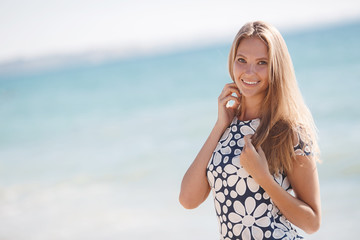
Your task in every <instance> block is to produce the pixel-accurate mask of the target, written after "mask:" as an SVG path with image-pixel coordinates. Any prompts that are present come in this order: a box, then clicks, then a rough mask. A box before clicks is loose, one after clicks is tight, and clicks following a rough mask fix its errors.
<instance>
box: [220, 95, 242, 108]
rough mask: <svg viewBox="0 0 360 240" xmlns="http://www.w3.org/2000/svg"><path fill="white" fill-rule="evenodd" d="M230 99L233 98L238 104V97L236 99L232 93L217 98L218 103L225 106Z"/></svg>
mask: <svg viewBox="0 0 360 240" xmlns="http://www.w3.org/2000/svg"><path fill="white" fill-rule="evenodd" d="M230 100H233V101H234V102H235V103H236V104H240V101H239V99H238V98H237V97H234V96H232V95H228V96H226V97H224V98H222V99H219V103H220V104H221V105H224V106H226V104H227V103H228V102H229V101H230Z"/></svg>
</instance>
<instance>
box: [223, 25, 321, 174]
mask: <svg viewBox="0 0 360 240" xmlns="http://www.w3.org/2000/svg"><path fill="white" fill-rule="evenodd" d="M249 37H258V38H260V39H261V40H262V41H263V42H264V43H265V44H266V45H267V47H268V54H269V64H268V67H269V87H268V90H267V94H266V96H265V98H264V101H263V104H262V106H261V116H260V119H261V121H260V125H259V127H258V128H257V131H256V133H255V135H254V136H253V138H252V142H253V144H254V146H255V147H256V148H257V147H259V146H261V147H262V149H263V150H264V152H265V155H266V158H267V160H268V163H269V169H270V172H271V173H272V174H274V173H279V172H285V173H286V172H289V171H291V169H292V166H293V161H294V160H295V151H294V146H295V145H297V143H298V140H299V138H298V137H300V138H301V139H302V140H303V141H304V143H305V144H304V145H303V146H308V147H310V149H311V152H312V154H311V155H310V156H309V157H313V158H315V160H319V159H318V154H319V148H318V144H317V134H316V127H315V124H314V120H313V118H312V115H311V113H310V111H309V109H308V108H307V106H306V105H305V102H304V100H303V98H302V95H301V93H300V90H299V87H298V85H297V81H296V77H295V72H294V68H293V64H292V61H291V58H290V54H289V51H288V49H287V46H286V43H285V41H284V39H283V37H282V36H281V34H280V32H279V31H278V30H277V29H276V28H275V27H273V26H271V25H270V24H268V23H265V22H261V21H256V22H250V23H247V24H245V25H244V26H243V27H242V28H241V29H240V31H239V32H238V33H237V35H236V36H235V39H234V41H233V44H232V46H231V49H230V54H229V73H230V76H231V78H232V80H233V81H235V79H234V74H233V65H234V61H235V56H236V52H237V48H238V46H239V44H240V41H241V40H242V39H244V38H249ZM240 111H241V107H240Z"/></svg>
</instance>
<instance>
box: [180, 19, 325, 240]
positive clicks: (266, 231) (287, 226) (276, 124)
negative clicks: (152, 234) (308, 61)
mask: <svg viewBox="0 0 360 240" xmlns="http://www.w3.org/2000/svg"><path fill="white" fill-rule="evenodd" d="M229 73H230V76H231V78H232V80H233V82H232V83H229V84H226V85H225V87H224V89H223V91H222V93H221V94H220V96H219V98H218V118H217V121H216V124H215V126H214V128H213V129H212V131H211V133H210V136H209V137H208V139H207V140H206V142H205V144H204V146H203V147H202V148H201V150H200V152H199V153H198V155H197V156H196V158H195V160H194V161H193V163H192V164H191V166H190V167H189V169H188V170H187V172H186V174H185V176H184V178H183V181H182V184H181V192H180V196H179V200H180V203H181V204H182V205H183V206H184V207H185V208H187V209H192V208H196V207H197V206H199V205H200V204H201V203H202V202H203V201H204V200H205V199H206V198H207V197H208V195H209V192H210V191H212V193H213V197H214V203H215V209H216V214H217V217H218V220H219V229H220V234H221V239H243V240H245V239H302V237H301V236H300V235H299V234H298V233H297V231H296V230H295V228H294V227H293V225H295V226H297V227H299V228H301V229H303V230H304V231H305V232H306V233H313V232H315V231H317V230H318V229H319V227H320V218H321V209H320V208H321V206H320V190H319V181H318V173H317V167H316V161H317V160H318V157H317V156H318V145H317V140H316V132H315V126H314V122H313V119H312V116H311V113H310V112H309V110H308V108H307V107H306V105H305V103H304V101H303V99H302V96H301V93H300V91H299V88H298V86H297V82H296V78H295V74H294V69H293V65H292V62H291V58H290V55H289V52H288V50H287V47H286V44H285V42H284V40H283V38H282V36H281V34H280V33H279V32H278V31H277V30H276V29H275V28H274V27H273V26H271V25H269V24H267V23H264V22H260V21H257V22H251V23H247V24H245V25H244V26H243V27H242V28H241V29H240V31H239V32H238V34H237V35H236V37H235V39H234V42H233V44H232V47H231V50H230V54H229ZM229 102H232V103H233V104H232V105H231V104H229ZM209 160H210V161H209ZM292 191H293V193H292Z"/></svg>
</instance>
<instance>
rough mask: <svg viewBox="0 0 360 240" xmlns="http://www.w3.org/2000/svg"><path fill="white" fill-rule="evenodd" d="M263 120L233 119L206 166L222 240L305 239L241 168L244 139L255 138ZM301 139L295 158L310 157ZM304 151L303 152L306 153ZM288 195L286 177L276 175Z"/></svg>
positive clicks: (288, 185) (275, 177)
mask: <svg viewBox="0 0 360 240" xmlns="http://www.w3.org/2000/svg"><path fill="white" fill-rule="evenodd" d="M259 124H260V119H253V120H249V121H240V120H238V118H237V117H235V118H234V120H233V121H232V123H231V124H230V126H229V127H228V128H227V129H226V130H225V132H224V133H223V135H222V137H221V139H220V141H219V142H218V144H217V146H216V148H215V150H214V152H213V154H212V157H211V159H210V161H209V164H208V166H207V178H208V181H209V184H210V187H211V190H212V193H213V197H214V203H215V210H216V214H217V217H218V220H219V229H220V236H221V239H222V240H230V239H231V240H232V239H242V240H247V239H256V240H257V239H289V240H290V239H291V240H292V239H303V237H301V236H299V235H298V233H297V231H296V230H295V228H293V227H292V225H291V223H290V222H289V221H288V220H287V219H286V218H285V217H284V216H283V215H282V213H281V212H280V211H279V209H278V208H277V207H276V205H275V204H274V203H273V201H272V200H271V199H270V198H269V195H268V194H267V193H266V192H265V191H264V189H262V188H261V187H260V186H259V185H258V184H257V183H256V182H255V181H254V179H253V178H252V177H251V176H250V175H249V174H248V173H247V172H246V170H245V169H244V168H243V167H242V166H241V165H240V154H241V151H242V149H243V147H244V136H246V135H248V134H254V133H255V131H256V128H257V127H258V126H259ZM303 146H304V144H303V142H302V141H301V139H299V144H298V145H297V146H295V147H294V150H295V154H297V155H309V154H310V151H309V148H308V146H306V147H305V148H303ZM303 149H304V150H303ZM274 179H275V181H276V182H277V183H278V184H279V185H280V186H281V187H282V188H283V189H285V190H286V191H288V192H291V191H292V188H291V186H290V182H289V180H288V178H287V177H286V175H284V174H278V175H277V176H276V175H274Z"/></svg>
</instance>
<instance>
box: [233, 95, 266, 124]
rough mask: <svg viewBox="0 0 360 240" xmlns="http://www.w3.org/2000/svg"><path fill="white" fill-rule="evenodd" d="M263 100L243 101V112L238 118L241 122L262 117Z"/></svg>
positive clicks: (244, 99)
mask: <svg viewBox="0 0 360 240" xmlns="http://www.w3.org/2000/svg"><path fill="white" fill-rule="evenodd" d="M261 102H262V99H251V100H250V99H246V98H245V97H242V99H241V112H240V115H239V116H238V118H239V120H242V121H246V120H251V119H255V118H259V117H260V108H261Z"/></svg>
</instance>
